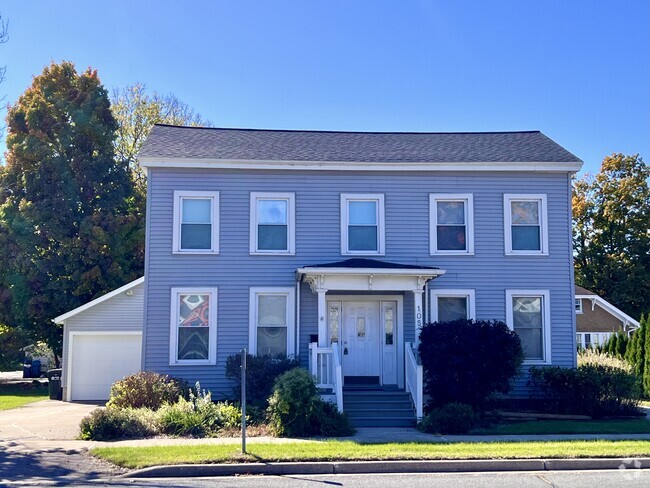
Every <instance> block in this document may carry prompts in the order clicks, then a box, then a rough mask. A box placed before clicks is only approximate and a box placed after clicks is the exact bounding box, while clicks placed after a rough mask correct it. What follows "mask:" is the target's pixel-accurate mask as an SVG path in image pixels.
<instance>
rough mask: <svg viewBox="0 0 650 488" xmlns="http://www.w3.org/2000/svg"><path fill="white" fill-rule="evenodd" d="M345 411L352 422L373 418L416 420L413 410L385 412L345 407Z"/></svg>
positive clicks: (389, 410)
mask: <svg viewBox="0 0 650 488" xmlns="http://www.w3.org/2000/svg"><path fill="white" fill-rule="evenodd" d="M343 411H344V412H347V414H348V417H349V418H350V420H352V421H354V420H356V419H367V418H372V417H393V418H399V419H406V418H415V414H414V412H413V408H391V409H385V410H379V409H365V410H346V409H345V407H344V408H343Z"/></svg>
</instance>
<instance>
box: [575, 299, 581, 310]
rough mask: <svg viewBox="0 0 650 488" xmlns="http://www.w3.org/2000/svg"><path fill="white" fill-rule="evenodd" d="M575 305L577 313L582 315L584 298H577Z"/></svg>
mask: <svg viewBox="0 0 650 488" xmlns="http://www.w3.org/2000/svg"><path fill="white" fill-rule="evenodd" d="M574 303H575V305H574V307H575V309H576V313H582V298H576V299H575V302H574Z"/></svg>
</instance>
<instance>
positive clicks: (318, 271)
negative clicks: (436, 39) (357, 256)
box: [297, 268, 445, 278]
mask: <svg viewBox="0 0 650 488" xmlns="http://www.w3.org/2000/svg"><path fill="white" fill-rule="evenodd" d="M297 273H298V276H303V275H304V276H320V275H323V276H325V275H353V276H354V275H358V276H367V275H375V276H422V277H431V278H434V277H436V276H440V275H443V274H445V270H444V269H402V268H298V270H297Z"/></svg>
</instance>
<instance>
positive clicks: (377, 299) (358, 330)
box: [296, 259, 445, 415]
mask: <svg viewBox="0 0 650 488" xmlns="http://www.w3.org/2000/svg"><path fill="white" fill-rule="evenodd" d="M444 273H445V271H444V270H441V269H438V268H434V267H429V266H417V265H407V264H397V263H388V262H383V261H377V260H374V259H348V260H345V261H341V262H335V263H327V264H320V265H314V266H306V267H303V268H300V269H298V270H297V273H296V278H297V280H298V281H300V282H306V283H308V284H309V286H310V288H311V290H312V292H314V293H316V294H317V295H318V310H317V312H318V313H317V320H318V342H317V343H312V344H311V345H310V364H311V367H310V369H311V371H312V373H313V374H314V375H315V376H316V377H317V381H318V383H319V386H320V387H321V388H327V389H329V388H331V389H332V391H333V393H334V395H335V396H336V400H337V405H338V406H339V410H341V411H342V410H343V399H342V387H343V384H344V383H345V385H346V386H347V387H350V386H353V385H365V386H372V385H376V386H377V387H387V386H388V387H391V386H392V387H393V388H398V389H403V388H404V387H405V386H406V389H407V390H408V391H409V393H411V395H412V397H413V403H414V405H415V407H416V411H417V412H418V413H419V414H420V415H421V398H422V394H421V379H420V381H419V382H418V380H417V377H418V366H417V364H415V360H414V355H413V352H412V350H410V349H411V348H412V346H411V343H410V340H409V341H407V340H406V338H407V337H411V338H413V339H412V340H413V341H414V342H415V341H417V336H418V330H419V329H420V327H421V326H422V324H423V317H424V313H423V310H424V307H423V299H422V298H423V297H422V296H423V294H424V290H425V286H426V284H427V282H428V281H430V280H432V279H434V278H436V277H438V276H440V275H442V274H444ZM407 294H412V305H410V306H412V307H413V310H412V315H411V314H408V316H409V319H410V318H411V317H412V320H409V321H408V323H407V322H406V321H405V316H407V314H405V313H404V302H405V300H404V298H405V297H406V296H407ZM408 298H409V300H408V301H409V302H410V301H411V300H410V298H411V297H408ZM411 363H414V364H411ZM420 369H421V366H420ZM419 376H421V374H420V375H419ZM418 383H420V384H418ZM417 390H419V392H418V391H417Z"/></svg>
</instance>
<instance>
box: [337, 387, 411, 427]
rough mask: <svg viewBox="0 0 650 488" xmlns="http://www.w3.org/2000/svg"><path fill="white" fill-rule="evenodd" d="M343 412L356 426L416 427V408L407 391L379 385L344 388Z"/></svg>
mask: <svg viewBox="0 0 650 488" xmlns="http://www.w3.org/2000/svg"><path fill="white" fill-rule="evenodd" d="M343 411H344V412H345V413H347V415H348V418H349V419H350V422H351V423H352V425H354V426H355V427H414V426H415V423H416V419H415V409H414V407H413V402H412V400H411V396H410V394H409V393H407V392H406V391H404V390H400V389H398V388H390V387H379V386H361V385H359V386H356V385H355V386H344V387H343Z"/></svg>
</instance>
